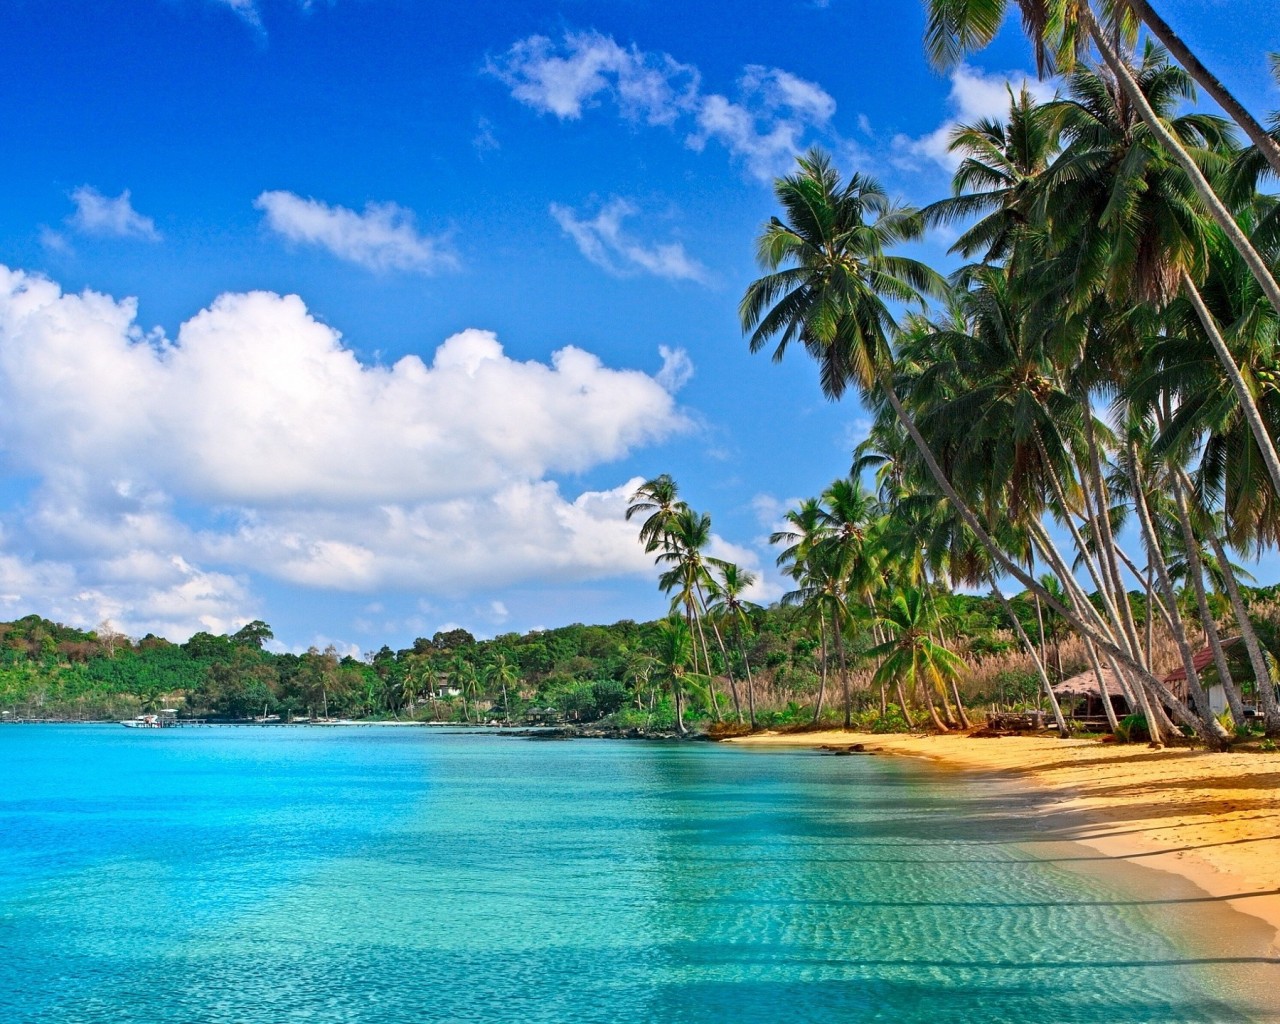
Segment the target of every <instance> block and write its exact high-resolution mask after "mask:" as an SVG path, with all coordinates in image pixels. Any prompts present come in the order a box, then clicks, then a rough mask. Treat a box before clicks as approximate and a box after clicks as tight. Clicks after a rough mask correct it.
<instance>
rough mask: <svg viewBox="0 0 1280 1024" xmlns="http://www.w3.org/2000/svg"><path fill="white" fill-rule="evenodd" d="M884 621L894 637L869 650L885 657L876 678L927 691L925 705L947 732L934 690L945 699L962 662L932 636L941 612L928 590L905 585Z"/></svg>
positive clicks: (883, 615)
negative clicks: (934, 701) (949, 685)
mask: <svg viewBox="0 0 1280 1024" xmlns="http://www.w3.org/2000/svg"><path fill="white" fill-rule="evenodd" d="M880 619H881V621H882V622H883V623H884V624H885V625H886V626H887V627H888V628H889V629H890V630H892V632H893V639H892V640H888V641H886V642H885V643H883V644H880V645H878V646H876V647H874V648H872V649H871V650H870V651H869V652H868V653H869V654H871V655H873V656H876V657H882V658H883V659H884V660H883V661H882V662H881V663H880V667H879V668H878V669H877V670H876V674H875V681H876V682H877V683H879V684H882V685H883V684H887V683H889V682H896V683H906V684H907V685H908V688H911V687H914V686H916V685H917V684H918V685H919V686H920V687H921V690H922V692H923V693H924V694H925V704H926V706H927V707H928V709H929V715H930V717H931V718H932V719H933V724H934V727H935V728H937V729H938V731H939V732H945V731H946V729H947V727H946V725H945V723H944V722H943V721H942V719H941V718H940V717H939V716H938V712H937V709H936V707H935V706H934V704H933V697H932V695H933V693H934V692H937V693H939V694H942V695H943V697H944V699H945V694H946V685H947V684H948V683H949V682H952V681H953V680H954V679H955V677H956V675H957V674H958V673H959V671H960V669H961V668H962V667H963V665H964V662H962V661H961V660H960V659H959V658H958V657H957V656H956V655H954V654H952V653H951V652H950V651H949V650H947V649H946V648H945V647H943V646H942V645H941V644H938V643H935V642H934V640H933V637H932V633H933V631H934V630H935V629H936V628H937V613H936V610H935V608H934V607H933V605H932V603H931V602H930V601H929V599H928V595H927V594H926V593H925V591H924V590H922V589H918V588H915V587H905V588H903V589H902V590H900V591H898V592H897V593H895V594H894V595H893V596H892V597H891V599H890V600H889V601H888V602H887V604H886V605H885V606H884V607H883V609H882V610H881V613H880Z"/></svg>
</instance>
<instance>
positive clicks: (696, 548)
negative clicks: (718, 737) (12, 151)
mask: <svg viewBox="0 0 1280 1024" xmlns="http://www.w3.org/2000/svg"><path fill="white" fill-rule="evenodd" d="M662 536H663V539H662V541H661V542H660V543H661V545H662V548H663V550H662V551H661V552H660V553H659V554H658V557H657V559H656V561H657V563H658V564H659V565H667V566H669V568H668V569H667V570H666V571H665V572H664V573H662V575H661V576H659V578H658V587H659V588H660V589H661V590H662V592H663V593H666V594H671V595H672V597H671V607H672V609H675V608H677V607H683V608H684V612H685V619H686V621H687V623H688V625H689V630H690V632H691V633H694V634H695V635H696V636H697V639H698V641H699V643H698V648H700V650H701V653H702V659H703V664H704V665H705V667H706V676H707V678H708V679H713V678H714V673H713V672H712V668H711V649H710V646H709V645H708V644H707V637H706V631H705V630H704V629H703V624H702V619H703V611H704V608H705V602H704V600H703V595H704V593H705V587H706V583H707V580H708V578H709V577H708V573H707V561H706V555H705V554H704V553H703V552H704V550H705V549H706V547H707V545H708V544H709V543H710V542H711V517H710V516H709V515H707V514H706V513H705V512H696V511H694V510H693V509H691V508H690V507H689V506H688V505H685V504H683V503H682V504H681V505H680V506H679V507H677V508H676V509H675V511H674V514H673V515H672V516H671V518H670V520H669V522H668V523H667V525H666V527H665V530H664V532H663V535H662ZM717 639H719V635H718V634H717ZM696 654H697V650H695V655H696ZM729 684H730V688H731V689H732V691H733V701H734V706H735V707H737V708H738V717H739V720H741V717H742V716H741V708H740V705H739V701H738V692H737V684H736V683H734V681H733V677H732V676H730V677H729ZM711 711H712V714H713V715H714V716H715V718H716V720H717V721H718V720H719V718H720V708H719V705H718V703H717V701H716V695H715V686H714V685H712V686H711Z"/></svg>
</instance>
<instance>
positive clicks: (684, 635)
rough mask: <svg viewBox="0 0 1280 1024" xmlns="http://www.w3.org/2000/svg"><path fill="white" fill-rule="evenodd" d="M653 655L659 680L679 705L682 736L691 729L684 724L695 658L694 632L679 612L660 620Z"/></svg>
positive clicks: (678, 726)
mask: <svg viewBox="0 0 1280 1024" xmlns="http://www.w3.org/2000/svg"><path fill="white" fill-rule="evenodd" d="M654 656H655V658H656V659H657V667H656V672H655V675H656V681H657V682H659V683H660V684H665V685H666V686H668V687H669V688H670V690H671V694H672V697H673V698H674V700H675V705H676V731H677V732H678V733H680V735H681V736H683V735H685V733H687V732H688V731H689V730H688V729H687V728H686V727H685V724H684V700H685V687H686V684H687V683H688V682H690V677H691V675H694V674H693V673H690V672H689V666H690V663H691V662H692V661H693V633H692V632H691V631H690V630H689V625H688V623H687V622H686V621H685V620H684V619H683V618H681V617H680V616H679V615H670V616H668V617H667V618H666V619H664V620H663V621H662V622H659V623H658V635H657V643H656V649H655V655H654Z"/></svg>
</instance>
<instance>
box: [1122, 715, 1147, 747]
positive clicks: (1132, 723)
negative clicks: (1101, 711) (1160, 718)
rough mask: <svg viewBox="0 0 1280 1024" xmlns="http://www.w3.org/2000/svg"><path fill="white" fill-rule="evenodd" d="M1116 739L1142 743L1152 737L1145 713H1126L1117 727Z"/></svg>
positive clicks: (1123, 741) (1124, 741)
mask: <svg viewBox="0 0 1280 1024" xmlns="http://www.w3.org/2000/svg"><path fill="white" fill-rule="evenodd" d="M1116 739H1117V740H1118V741H1119V742H1121V743H1142V742H1144V741H1149V740H1150V739H1151V730H1149V729H1148V728H1147V718H1146V716H1145V715H1125V717H1124V718H1122V719H1120V723H1119V725H1118V727H1117V728H1116Z"/></svg>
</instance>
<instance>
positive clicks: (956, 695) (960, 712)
mask: <svg viewBox="0 0 1280 1024" xmlns="http://www.w3.org/2000/svg"><path fill="white" fill-rule="evenodd" d="M949 683H950V686H951V699H952V700H954V701H955V702H956V717H957V718H958V719H959V720H960V728H961V729H971V728H973V723H972V722H970V721H969V715H968V713H967V712H966V711H965V709H964V702H963V701H961V700H960V687H959V685H957V683H956V680H955V677H954V676H952V677H951V679H950V681H949Z"/></svg>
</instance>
